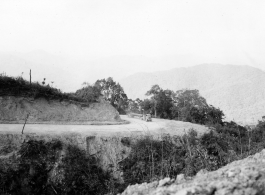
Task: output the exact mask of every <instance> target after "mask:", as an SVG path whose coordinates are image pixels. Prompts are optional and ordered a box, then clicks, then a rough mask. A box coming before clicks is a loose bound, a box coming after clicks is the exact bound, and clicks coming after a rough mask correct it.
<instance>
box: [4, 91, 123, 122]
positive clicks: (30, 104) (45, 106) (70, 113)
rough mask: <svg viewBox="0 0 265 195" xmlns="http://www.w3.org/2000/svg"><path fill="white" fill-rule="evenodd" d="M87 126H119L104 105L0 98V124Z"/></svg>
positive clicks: (110, 110)
mask: <svg viewBox="0 0 265 195" xmlns="http://www.w3.org/2000/svg"><path fill="white" fill-rule="evenodd" d="M27 114H29V117H28V121H27V123H51V124H58V123H63V124H91V123H92V122H107V121H110V122H121V119H120V116H119V113H118V112H117V111H116V110H115V109H114V108H113V107H112V106H111V105H110V104H108V103H105V102H101V103H90V104H89V105H87V104H82V103H73V102H71V101H58V100H46V99H44V98H39V99H35V100H34V99H30V98H24V97H13V96H4V97H0V123H24V121H25V118H26V116H27Z"/></svg>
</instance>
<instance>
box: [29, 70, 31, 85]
mask: <svg viewBox="0 0 265 195" xmlns="http://www.w3.org/2000/svg"><path fill="white" fill-rule="evenodd" d="M29 83H30V85H31V69H30V70H29Z"/></svg>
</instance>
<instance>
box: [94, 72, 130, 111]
mask: <svg viewBox="0 0 265 195" xmlns="http://www.w3.org/2000/svg"><path fill="white" fill-rule="evenodd" d="M95 86H96V87H97V88H98V89H99V90H100V92H101V94H102V95H103V96H104V98H105V100H106V101H108V102H109V103H110V104H111V105H112V106H113V107H115V108H116V109H117V110H118V111H119V112H120V113H124V112H125V109H126V108H127V106H128V101H127V100H128V98H127V95H126V94H125V92H124V90H123V88H122V87H121V85H120V84H119V83H116V82H115V81H114V80H113V79H112V78H111V77H109V78H107V79H101V80H97V81H96V83H95Z"/></svg>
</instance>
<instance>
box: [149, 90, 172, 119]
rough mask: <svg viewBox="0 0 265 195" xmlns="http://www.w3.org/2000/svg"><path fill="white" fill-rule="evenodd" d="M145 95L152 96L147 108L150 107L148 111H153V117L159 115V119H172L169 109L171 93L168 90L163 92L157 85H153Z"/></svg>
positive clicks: (170, 106)
mask: <svg viewBox="0 0 265 195" xmlns="http://www.w3.org/2000/svg"><path fill="white" fill-rule="evenodd" d="M146 95H148V96H150V95H152V97H151V99H150V103H149V106H151V109H150V110H154V112H155V117H157V115H159V117H160V118H170V119H171V118H172V117H171V108H172V107H173V99H172V97H173V96H174V93H173V91H171V90H168V89H166V90H163V89H162V88H160V87H159V86H158V85H153V86H152V87H151V89H150V90H149V91H147V92H146Z"/></svg>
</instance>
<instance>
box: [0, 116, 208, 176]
mask: <svg viewBox="0 0 265 195" xmlns="http://www.w3.org/2000/svg"><path fill="white" fill-rule="evenodd" d="M121 120H126V121H128V122H129V123H127V124H119V125H52V124H49V125H46V124H26V126H25V129H24V133H23V134H21V131H22V127H23V124H0V159H6V158H9V157H11V156H12V155H13V154H15V155H16V152H17V151H18V150H19V148H20V146H21V144H22V143H23V142H27V141H28V140H31V139H34V140H44V141H51V140H56V139H58V140H61V141H62V142H63V143H65V144H66V145H67V144H71V145H75V146H78V147H79V148H80V149H83V150H85V151H86V153H87V155H93V156H95V157H97V159H99V163H100V165H101V167H102V168H103V169H105V170H109V169H111V171H112V172H113V174H114V176H115V177H116V178H118V179H121V178H122V177H121V174H122V173H121V171H120V170H119V169H120V168H119V163H120V162H121V161H122V160H124V159H125V158H126V157H127V156H128V155H129V154H130V151H131V148H130V146H128V145H127V144H126V140H128V139H129V140H132V141H133V140H137V139H141V138H143V136H145V135H152V136H153V137H154V138H155V139H158V138H159V137H161V135H162V134H164V133H168V134H170V135H183V134H184V133H185V132H184V130H185V129H186V130H188V129H195V130H197V131H198V133H203V132H206V131H208V128H207V127H205V126H201V125H196V124H192V123H186V122H180V121H170V120H165V119H153V121H152V122H145V121H142V120H139V119H135V118H129V117H127V116H121Z"/></svg>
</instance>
